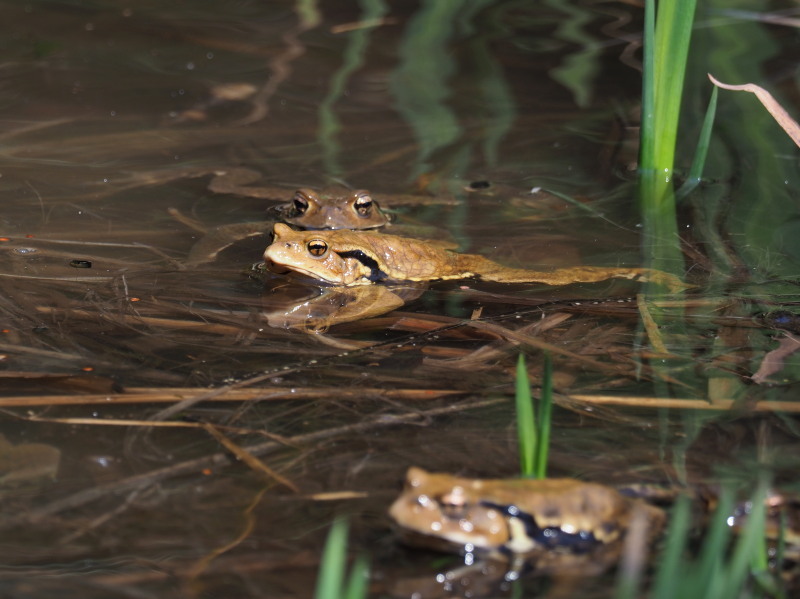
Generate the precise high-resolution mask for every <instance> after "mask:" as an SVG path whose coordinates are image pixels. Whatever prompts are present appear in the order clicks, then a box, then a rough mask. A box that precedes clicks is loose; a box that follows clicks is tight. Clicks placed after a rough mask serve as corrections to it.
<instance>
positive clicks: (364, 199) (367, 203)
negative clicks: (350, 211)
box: [353, 193, 372, 217]
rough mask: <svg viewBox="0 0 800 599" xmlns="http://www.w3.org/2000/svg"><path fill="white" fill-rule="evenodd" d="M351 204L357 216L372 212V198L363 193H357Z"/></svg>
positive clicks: (365, 215)
mask: <svg viewBox="0 0 800 599" xmlns="http://www.w3.org/2000/svg"><path fill="white" fill-rule="evenodd" d="M353 205H354V206H355V209H356V213H358V215H359V216H363V217H367V216H369V215H370V213H371V212H372V198H371V197H369V196H368V195H367V194H365V193H360V194H358V197H356V201H355V204H353Z"/></svg>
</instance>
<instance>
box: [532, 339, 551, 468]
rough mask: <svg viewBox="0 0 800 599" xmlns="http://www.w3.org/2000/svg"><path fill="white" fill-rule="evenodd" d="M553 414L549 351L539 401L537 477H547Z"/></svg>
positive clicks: (546, 354)
mask: <svg viewBox="0 0 800 599" xmlns="http://www.w3.org/2000/svg"><path fill="white" fill-rule="evenodd" d="M552 414H553V360H552V358H551V357H550V354H549V352H545V354H544V373H543V374H542V398H541V400H540V401H539V419H538V423H539V435H538V439H537V440H538V443H537V444H536V448H535V449H536V466H535V468H534V476H535V477H536V478H546V477H547V460H548V458H549V457H550V421H551V420H552Z"/></svg>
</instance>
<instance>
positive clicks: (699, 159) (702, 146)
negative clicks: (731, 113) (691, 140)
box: [675, 87, 717, 201]
mask: <svg viewBox="0 0 800 599" xmlns="http://www.w3.org/2000/svg"><path fill="white" fill-rule="evenodd" d="M716 114H717V88H716V87H715V88H714V89H713V90H711V99H710V100H709V101H708V109H707V110H706V116H705V119H703V128H702V129H701V130H700V138H699V139H698V140H697V149H696V150H695V152H694V160H692V167H691V168H690V169H689V176H688V177H686V181H684V183H683V185H681V188H680V189H679V190H678V193H677V194H675V195H676V199H677V200H678V201H680V200H682V199H683V198H685V197H686V196H687V195H689V194H690V193H691V192H692V191H693V190H694V189H695V188H696V187H697V186H698V185H700V181H701V180H702V176H703V169H704V168H705V166H706V156H708V146H709V143H710V142H711V130H712V129H713V127H714V117H715V116H716Z"/></svg>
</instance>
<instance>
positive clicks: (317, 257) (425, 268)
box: [264, 223, 686, 291]
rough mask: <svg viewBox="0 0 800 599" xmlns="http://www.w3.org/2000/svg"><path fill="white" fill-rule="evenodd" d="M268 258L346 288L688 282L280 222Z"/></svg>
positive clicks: (675, 285)
mask: <svg viewBox="0 0 800 599" xmlns="http://www.w3.org/2000/svg"><path fill="white" fill-rule="evenodd" d="M264 258H265V259H266V260H267V261H269V262H271V263H273V264H276V265H279V266H284V267H286V268H289V269H291V270H294V271H297V272H299V273H302V274H305V275H308V276H311V277H314V278H316V279H320V280H322V281H323V282H325V283H328V284H332V285H340V286H345V287H350V286H356V285H370V284H373V283H379V282H383V281H436V280H446V279H467V278H473V277H475V278H480V279H482V280H484V281H494V282H497V283H544V284H546V285H569V284H571V283H594V282H597V281H605V280H607V279H611V278H623V279H635V280H639V281H654V282H656V283H659V284H663V285H666V286H667V287H669V288H670V289H671V290H673V291H676V290H681V289H685V288H686V285H685V284H684V283H683V282H681V281H680V279H678V278H677V277H675V276H674V275H671V274H669V273H665V272H661V271H657V270H653V269H648V268H618V267H610V268H603V267H591V266H579V267H574V268H564V269H559V270H554V271H550V272H542V271H535V270H528V269H522V268H508V267H506V266H503V265H501V264H498V263H497V262H493V261H492V260H489V259H488V258H484V257H483V256H479V255H476V254H459V253H456V252H454V251H452V250H451V249H450V247H449V246H447V245H442V244H440V243H437V242H433V241H426V240H422V239H412V238H409V237H400V236H398V235H386V234H382V233H377V232H372V231H349V230H344V229H343V230H336V231H294V230H293V229H292V228H291V227H288V226H287V225H284V224H281V223H276V224H275V226H274V228H273V242H272V244H271V245H270V246H269V247H267V249H266V251H265V252H264Z"/></svg>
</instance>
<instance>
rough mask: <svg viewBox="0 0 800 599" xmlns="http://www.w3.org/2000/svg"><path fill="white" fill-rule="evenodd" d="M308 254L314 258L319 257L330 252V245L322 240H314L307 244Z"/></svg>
mask: <svg viewBox="0 0 800 599" xmlns="http://www.w3.org/2000/svg"><path fill="white" fill-rule="evenodd" d="M306 248H307V249H308V253H309V254H311V255H312V256H315V257H319V256H322V255H323V254H325V252H327V251H328V244H327V243H325V242H324V241H322V240H321V239H312V240H311V241H309V242H308V243H307V244H306Z"/></svg>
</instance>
